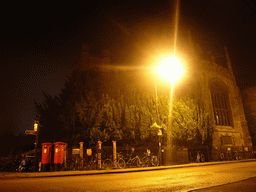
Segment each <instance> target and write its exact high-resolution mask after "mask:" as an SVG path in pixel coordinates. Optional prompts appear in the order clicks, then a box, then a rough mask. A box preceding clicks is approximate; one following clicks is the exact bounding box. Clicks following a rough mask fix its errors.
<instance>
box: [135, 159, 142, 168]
mask: <svg viewBox="0 0 256 192" xmlns="http://www.w3.org/2000/svg"><path fill="white" fill-rule="evenodd" d="M136 165H137V167H142V166H143V163H142V161H141V160H140V158H139V157H138V158H137V159H136Z"/></svg>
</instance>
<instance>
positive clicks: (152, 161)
mask: <svg viewBox="0 0 256 192" xmlns="http://www.w3.org/2000/svg"><path fill="white" fill-rule="evenodd" d="M151 164H152V166H157V165H158V159H157V156H152V159H151Z"/></svg>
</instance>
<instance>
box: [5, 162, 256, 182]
mask: <svg viewBox="0 0 256 192" xmlns="http://www.w3.org/2000/svg"><path fill="white" fill-rule="evenodd" d="M250 161H256V159H244V160H235V161H218V162H204V163H189V164H180V165H171V166H157V167H143V168H125V169H112V170H90V171H79V170H76V171H56V172H26V173H25V172H0V180H2V179H15V178H42V177H64V176H79V175H97V174H113V173H128V172H141V171H153V170H164V169H179V168H183V167H198V166H209V165H217V164H229V163H240V162H250Z"/></svg>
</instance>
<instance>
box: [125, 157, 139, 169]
mask: <svg viewBox="0 0 256 192" xmlns="http://www.w3.org/2000/svg"><path fill="white" fill-rule="evenodd" d="M125 163H126V166H129V167H132V166H137V167H142V166H143V163H142V161H141V159H140V158H139V156H138V155H135V156H134V157H133V158H132V157H131V156H130V157H129V159H128V160H126V162H125Z"/></svg>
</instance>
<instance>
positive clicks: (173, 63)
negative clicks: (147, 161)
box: [157, 57, 183, 165]
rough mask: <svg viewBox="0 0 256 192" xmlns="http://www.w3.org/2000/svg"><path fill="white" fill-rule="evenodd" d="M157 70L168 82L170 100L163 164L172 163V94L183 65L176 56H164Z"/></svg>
mask: <svg viewBox="0 0 256 192" xmlns="http://www.w3.org/2000/svg"><path fill="white" fill-rule="evenodd" d="M157 72H158V73H159V74H160V75H161V76H162V77H164V78H165V79H166V80H168V81H169V82H170V86H171V87H170V102H169V114H168V123H167V130H166V136H167V144H166V159H165V164H166V165H171V164H173V163H174V162H173V160H174V159H173V149H172V136H171V135H172V121H173V117H172V108H173V106H172V103H173V94H174V83H175V81H177V80H178V79H179V78H180V77H181V75H182V73H183V66H182V65H181V63H180V61H179V60H178V59H177V58H176V57H166V58H164V59H163V60H162V61H161V62H160V64H159V66H158V67H157Z"/></svg>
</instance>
